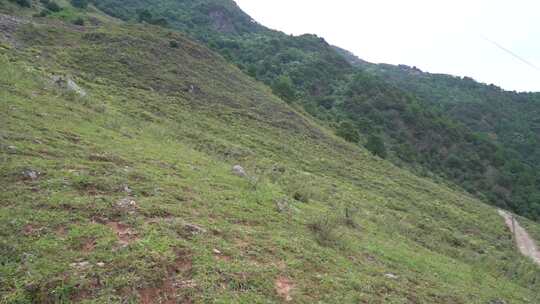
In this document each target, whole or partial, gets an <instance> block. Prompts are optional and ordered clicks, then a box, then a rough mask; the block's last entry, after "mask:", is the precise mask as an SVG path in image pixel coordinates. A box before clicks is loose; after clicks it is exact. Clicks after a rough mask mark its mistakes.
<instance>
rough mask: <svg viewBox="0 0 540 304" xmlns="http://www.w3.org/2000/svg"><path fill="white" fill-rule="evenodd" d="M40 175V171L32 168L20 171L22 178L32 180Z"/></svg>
mask: <svg viewBox="0 0 540 304" xmlns="http://www.w3.org/2000/svg"><path fill="white" fill-rule="evenodd" d="M40 175H41V173H40V172H38V171H35V170H32V169H26V170H24V171H23V172H22V176H23V178H24V179H26V180H32V181H35V180H37V179H38V178H39V176H40Z"/></svg>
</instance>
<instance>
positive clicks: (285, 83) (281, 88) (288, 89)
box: [272, 76, 296, 102]
mask: <svg viewBox="0 0 540 304" xmlns="http://www.w3.org/2000/svg"><path fill="white" fill-rule="evenodd" d="M272 91H273V92H274V94H276V95H277V96H279V97H281V99H283V100H285V101H286V102H292V101H294V100H295V99H296V90H295V89H294V86H293V83H292V80H291V78H289V77H287V76H281V77H279V78H278V79H277V80H276V81H275V82H274V84H273V85H272Z"/></svg>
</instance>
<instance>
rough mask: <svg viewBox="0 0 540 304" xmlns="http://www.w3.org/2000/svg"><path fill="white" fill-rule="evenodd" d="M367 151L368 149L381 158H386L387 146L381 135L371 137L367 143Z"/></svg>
mask: <svg viewBox="0 0 540 304" xmlns="http://www.w3.org/2000/svg"><path fill="white" fill-rule="evenodd" d="M366 149H368V150H369V151H370V152H371V153H373V154H374V155H377V156H379V157H380V158H386V155H387V154H386V146H385V145H384V141H383V140H382V138H381V137H380V136H379V135H370V136H369V137H368V141H367V143H366Z"/></svg>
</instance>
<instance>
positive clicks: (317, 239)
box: [0, 1, 540, 303]
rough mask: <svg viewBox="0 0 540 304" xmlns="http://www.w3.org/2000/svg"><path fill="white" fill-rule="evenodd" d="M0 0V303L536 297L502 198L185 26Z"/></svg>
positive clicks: (534, 279)
mask: <svg viewBox="0 0 540 304" xmlns="http://www.w3.org/2000/svg"><path fill="white" fill-rule="evenodd" d="M0 3H2V6H0V7H2V9H3V10H4V11H6V12H9V13H10V14H12V16H8V15H3V14H1V15H0V28H2V35H0V66H1V67H2V69H0V88H1V90H0V122H1V125H0V127H1V128H0V151H1V154H0V172H1V173H0V187H1V189H0V190H1V191H0V301H1V302H2V303H71V302H83V303H137V302H139V303H156V302H161V303H178V302H179V303H268V302H271V303H274V302H275V303H278V302H285V301H288V302H292V303H317V302H321V303H500V301H506V302H507V303H536V302H538V301H539V298H538V297H539V294H538V292H537V290H538V288H539V287H540V286H539V285H538V284H539V282H540V271H539V270H538V268H537V267H536V266H535V265H534V264H533V263H532V262H531V261H529V260H528V259H526V258H524V257H521V256H520V255H519V253H518V252H517V251H516V250H515V248H514V246H513V243H512V239H511V235H510V234H509V232H508V231H507V230H506V227H505V225H504V222H503V221H502V220H501V218H500V217H499V215H498V214H497V212H496V209H494V208H492V207H489V206H487V205H485V204H483V203H481V202H480V201H479V200H477V199H475V198H474V197H472V196H470V195H469V194H466V193H464V192H462V191H460V190H456V189H450V188H448V187H447V186H446V185H444V184H438V183H435V182H434V181H431V180H429V179H424V178H420V177H417V176H416V175H413V174H411V173H409V172H408V171H406V170H402V169H400V168H398V167H396V166H394V165H392V164H391V163H390V162H387V161H385V160H382V159H380V158H379V157H376V156H373V155H372V154H371V153H369V152H368V151H367V150H364V149H363V148H361V147H359V146H358V145H355V144H351V143H348V142H346V141H344V140H343V139H341V138H339V137H336V136H335V135H334V134H333V132H330V131H328V130H327V129H326V128H325V127H323V126H321V125H319V124H318V123H317V122H316V121H314V120H313V119H311V118H310V117H309V116H308V115H307V114H306V113H304V112H303V110H302V109H301V108H300V107H299V106H297V107H298V108H295V107H293V106H291V105H290V104H287V103H286V102H284V101H282V100H281V99H279V98H277V97H276V96H275V95H273V94H272V90H271V89H269V88H268V87H266V86H265V85H263V84H261V83H260V82H257V81H256V80H255V79H252V78H250V77H248V76H246V75H245V74H244V73H243V72H242V71H241V70H240V69H238V68H237V67H235V66H232V65H230V64H229V63H228V62H227V61H226V60H225V59H223V58H222V57H220V56H218V55H216V54H215V53H214V52H213V51H211V50H209V49H208V48H206V47H204V46H201V45H199V44H198V43H195V42H193V41H192V40H190V39H189V38H187V37H186V36H185V35H183V34H181V33H178V32H175V31H171V30H167V29H164V28H163V27H158V26H152V25H140V24H139V25H138V24H124V23H121V22H117V21H108V20H109V19H108V17H107V16H104V15H102V14H101V13H100V12H99V11H97V10H94V8H92V7H90V8H89V10H88V11H81V10H78V9H74V8H72V7H68V6H67V5H68V4H67V3H62V5H63V6H64V7H66V9H69V10H71V11H72V12H73V14H74V15H77V16H79V17H82V18H84V19H85V20H94V18H96V19H97V20H95V23H96V25H92V23H90V22H87V23H86V25H85V26H80V25H73V24H72V23H71V21H70V20H71V19H67V20H66V19H65V18H63V17H62V16H56V15H54V14H53V15H49V17H47V18H43V17H35V18H29V17H24V16H31V15H33V14H34V13H35V12H36V11H39V9H41V7H39V8H36V6H34V7H33V8H24V9H23V8H20V7H17V6H15V4H13V3H11V2H9V3H8V2H5V1H4V2H0ZM357 81H364V80H362V79H361V78H360V79H358V80H357ZM368 81H369V80H368ZM76 88H78V89H76ZM83 91H84V93H83ZM83 95H84V96H83ZM238 164H239V165H241V166H243V167H244V168H245V171H246V172H247V176H238V175H236V174H234V172H233V171H232V170H231V169H232V167H233V166H234V165H238ZM522 222H523V224H524V225H526V226H527V227H530V229H531V231H540V226H539V225H538V224H536V223H534V222H532V221H527V220H525V219H523V220H522ZM497 301H498V302H497Z"/></svg>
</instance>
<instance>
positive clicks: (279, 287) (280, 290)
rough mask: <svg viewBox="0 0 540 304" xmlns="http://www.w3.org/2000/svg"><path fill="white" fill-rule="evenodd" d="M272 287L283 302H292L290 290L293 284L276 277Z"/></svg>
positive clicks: (286, 279) (287, 279) (285, 279)
mask: <svg viewBox="0 0 540 304" xmlns="http://www.w3.org/2000/svg"><path fill="white" fill-rule="evenodd" d="M274 287H275V289H276V293H277V294H278V295H279V296H280V297H281V298H282V299H283V300H285V302H290V301H292V296H291V293H292V290H293V289H294V283H293V282H292V281H291V280H290V279H289V278H286V277H278V278H277V279H276V280H275V281H274Z"/></svg>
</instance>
